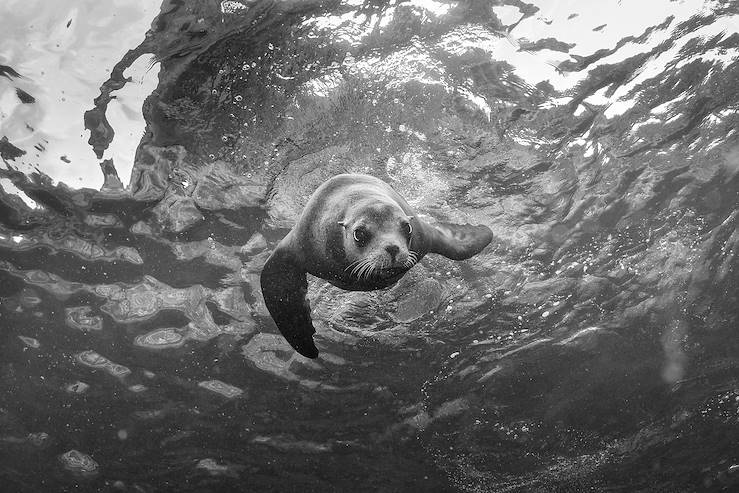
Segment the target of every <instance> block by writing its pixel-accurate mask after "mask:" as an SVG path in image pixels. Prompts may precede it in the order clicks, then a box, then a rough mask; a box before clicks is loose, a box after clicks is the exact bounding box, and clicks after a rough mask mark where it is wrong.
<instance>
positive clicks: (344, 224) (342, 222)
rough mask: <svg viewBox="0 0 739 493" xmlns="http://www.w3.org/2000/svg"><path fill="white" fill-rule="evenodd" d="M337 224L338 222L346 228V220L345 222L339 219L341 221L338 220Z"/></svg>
mask: <svg viewBox="0 0 739 493" xmlns="http://www.w3.org/2000/svg"><path fill="white" fill-rule="evenodd" d="M337 224H338V225H339V226H341V227H344V228H346V222H344V221H339V222H338V223H337Z"/></svg>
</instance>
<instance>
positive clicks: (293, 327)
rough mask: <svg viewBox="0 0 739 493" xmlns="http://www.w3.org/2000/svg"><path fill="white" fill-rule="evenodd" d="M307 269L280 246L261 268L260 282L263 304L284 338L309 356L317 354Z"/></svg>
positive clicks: (287, 250) (288, 250) (312, 356)
mask: <svg viewBox="0 0 739 493" xmlns="http://www.w3.org/2000/svg"><path fill="white" fill-rule="evenodd" d="M305 274H306V272H305V269H303V268H302V267H301V266H300V264H299V263H298V262H297V261H296V259H295V257H294V255H293V254H292V252H291V251H290V249H289V248H287V247H283V246H281V245H278V246H277V248H276V249H275V251H274V252H272V255H270V257H269V258H268V259H267V262H266V263H265V264H264V269H262V274H261V276H260V283H261V286H262V295H264V303H265V305H267V310H269V314H270V315H272V319H273V320H274V321H275V323H276V324H277V328H278V329H280V333H282V335H283V337H284V338H285V339H286V340H287V342H289V343H290V345H291V346H292V347H293V348H294V349H295V350H296V351H297V352H299V353H300V354H302V355H303V356H305V357H306V358H316V357H318V349H317V348H316V345H315V343H314V342H313V334H315V332H316V329H315V328H313V322H312V321H311V318H310V305H309V304H308V300H307V298H306V297H305V296H306V294H307V293H308V281H307V280H306V277H305Z"/></svg>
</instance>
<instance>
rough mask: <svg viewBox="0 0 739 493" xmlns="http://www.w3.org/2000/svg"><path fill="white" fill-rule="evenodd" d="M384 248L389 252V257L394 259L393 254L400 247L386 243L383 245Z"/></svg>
mask: <svg viewBox="0 0 739 493" xmlns="http://www.w3.org/2000/svg"><path fill="white" fill-rule="evenodd" d="M385 250H386V251H387V253H389V254H390V258H391V259H393V260H395V256H396V255H397V254H398V252H399V251H400V247H398V245H388V246H386V247H385Z"/></svg>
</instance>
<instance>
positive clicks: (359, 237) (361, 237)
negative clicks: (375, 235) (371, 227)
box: [352, 228, 370, 245]
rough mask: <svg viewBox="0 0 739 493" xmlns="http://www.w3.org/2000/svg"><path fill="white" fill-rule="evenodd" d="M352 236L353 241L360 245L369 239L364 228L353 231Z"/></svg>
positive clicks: (368, 234)
mask: <svg viewBox="0 0 739 493" xmlns="http://www.w3.org/2000/svg"><path fill="white" fill-rule="evenodd" d="M352 236H353V237H354V241H356V242H357V243H359V244H360V245H362V244H364V243H367V242H368V241H369V239H370V233H369V231H367V230H366V229H364V228H357V229H355V230H354V233H352Z"/></svg>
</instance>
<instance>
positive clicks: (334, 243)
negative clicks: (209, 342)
mask: <svg viewBox="0 0 739 493" xmlns="http://www.w3.org/2000/svg"><path fill="white" fill-rule="evenodd" d="M492 238H493V233H492V231H490V229H489V228H487V227H486V226H471V225H468V224H465V225H459V224H449V223H435V224H434V225H429V224H426V223H425V222H423V221H421V220H420V219H419V218H418V217H417V216H416V213H415V212H414V211H413V209H412V208H411V206H410V205H408V202H406V201H405V200H404V199H403V197H401V196H400V195H399V194H398V193H397V192H396V191H395V190H393V188H392V187H390V185H388V184H387V183H385V182H384V181H382V180H380V179H378V178H375V177H373V176H369V175H360V174H342V175H337V176H334V177H332V178H330V179H329V180H327V181H326V182H324V183H323V184H322V185H321V186H319V187H318V188H317V189H316V191H315V192H313V195H311V197H310V199H309V200H308V203H307V204H306V206H305V208H304V209H303V212H302V214H301V215H300V218H299V219H298V222H297V223H296V224H295V226H294V227H293V229H292V230H291V231H290V232H289V233H288V234H287V236H285V237H284V238H283V239H282V241H280V243H279V244H278V245H277V247H276V248H275V250H274V251H273V252H272V255H270V257H269V258H268V259H267V262H266V263H265V264H264V269H263V270H262V274H261V278H260V280H261V286H262V294H263V295H264V302H265V304H266V305H267V309H268V310H269V313H270V315H272V318H273V319H274V321H275V323H276V324H277V328H278V329H279V330H280V332H281V333H282V335H283V336H284V337H285V339H286V340H287V342H289V343H290V345H291V346H292V347H293V348H294V349H295V350H296V351H297V352H298V353H300V354H302V355H303V356H305V357H308V358H316V357H317V356H318V349H317V348H316V346H315V344H314V342H313V334H314V333H315V332H316V330H315V329H314V328H313V323H312V321H311V317H310V306H309V305H308V300H307V299H306V294H307V291H308V282H307V280H306V273H309V274H312V275H314V276H316V277H320V278H322V279H326V280H327V281H328V282H330V283H331V284H333V285H335V286H338V287H340V288H342V289H346V290H351V291H371V290H374V289H382V288H385V287H387V286H391V285H393V284H395V283H396V282H397V281H398V279H400V278H401V277H402V276H403V274H405V273H406V272H407V271H408V269H410V268H412V267H413V266H414V265H416V264H417V263H418V262H419V261H420V260H421V259H422V258H423V257H424V256H425V255H426V254H427V253H438V254H441V255H443V256H445V257H447V258H450V259H452V260H464V259H467V258H470V257H472V256H473V255H475V254H477V253H479V252H480V251H481V250H482V249H483V248H485V246H487V244H488V243H490V241H491V240H492Z"/></svg>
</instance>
